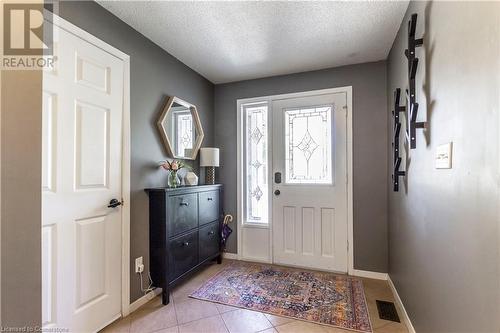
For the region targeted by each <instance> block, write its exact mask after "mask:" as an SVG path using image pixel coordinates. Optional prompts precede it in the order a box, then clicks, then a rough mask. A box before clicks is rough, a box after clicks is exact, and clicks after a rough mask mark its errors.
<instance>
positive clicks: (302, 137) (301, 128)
mask: <svg viewBox="0 0 500 333" xmlns="http://www.w3.org/2000/svg"><path fill="white" fill-rule="evenodd" d="M285 181H286V183H291V184H296V183H307V184H331V183H332V106H321V107H310V108H303V109H285Z"/></svg>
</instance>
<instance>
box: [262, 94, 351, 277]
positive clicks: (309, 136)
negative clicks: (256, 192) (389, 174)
mask: <svg viewBox="0 0 500 333" xmlns="http://www.w3.org/2000/svg"><path fill="white" fill-rule="evenodd" d="M272 103H273V104H272V113H273V149H272V152H273V153H272V155H273V189H272V192H273V194H272V196H273V249H274V251H273V257H274V258H273V259H274V262H275V263H277V264H283V265H291V266H299V267H307V268H313V269H320V270H331V271H338V272H347V262H348V261H347V184H346V183H347V173H346V172H347V167H346V161H347V158H346V153H347V142H346V130H347V127H346V123H347V120H346V118H347V117H346V115H347V106H346V104H347V101H346V93H344V92H342V93H330V94H323V95H316V96H308V97H300V98H293V99H283V100H275V101H273V102H272Z"/></svg>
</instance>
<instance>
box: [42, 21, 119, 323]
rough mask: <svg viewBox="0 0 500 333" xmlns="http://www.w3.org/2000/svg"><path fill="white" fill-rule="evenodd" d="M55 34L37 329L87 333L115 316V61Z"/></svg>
mask: <svg viewBox="0 0 500 333" xmlns="http://www.w3.org/2000/svg"><path fill="white" fill-rule="evenodd" d="M54 29H57V30H58V31H57V34H56V35H55V36H56V38H57V40H56V41H55V42H56V47H55V52H56V53H57V59H58V60H57V71H52V72H50V73H45V74H44V82H43V87H44V104H43V105H44V110H43V140H42V142H43V159H42V160H43V167H42V173H43V187H42V193H43V196H42V197H43V203H42V230H43V232H42V235H43V239H42V243H43V251H42V255H43V260H42V265H43V270H42V271H43V276H42V284H43V285H42V289H43V317H44V318H43V322H44V325H45V326H47V327H50V326H57V327H62V328H68V329H69V330H70V331H71V332H94V331H96V330H98V329H100V328H102V327H103V326H104V325H105V324H107V323H109V322H110V321H112V320H113V319H115V318H116V317H117V316H119V315H120V311H121V228H122V226H121V214H120V208H115V209H111V208H108V207H107V205H108V203H109V201H110V200H111V199H112V198H117V199H119V200H120V199H121V197H122V193H121V191H122V189H121V169H122V168H121V155H122V151H121V138H122V112H123V105H122V103H123V73H124V64H123V61H122V60H120V59H118V58H116V57H114V56H112V55H111V54H109V53H107V52H105V51H103V50H102V49H100V48H98V47H96V46H94V45H93V44H90V43H88V42H86V41H84V40H83V39H81V38H79V37H77V36H75V35H73V34H72V33H69V32H67V31H66V30H64V29H61V28H57V27H54Z"/></svg>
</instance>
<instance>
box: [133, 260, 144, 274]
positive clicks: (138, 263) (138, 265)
mask: <svg viewBox="0 0 500 333" xmlns="http://www.w3.org/2000/svg"><path fill="white" fill-rule="evenodd" d="M135 272H136V273H142V272H144V264H143V263H142V257H139V258H135Z"/></svg>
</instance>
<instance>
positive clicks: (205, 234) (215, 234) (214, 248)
mask: <svg viewBox="0 0 500 333" xmlns="http://www.w3.org/2000/svg"><path fill="white" fill-rule="evenodd" d="M219 237H220V235H219V222H218V221H217V222H215V223H210V224H207V225H206V226H203V227H201V228H200V231H199V239H200V243H199V244H200V252H199V253H200V262H201V261H203V260H205V259H207V258H208V257H210V256H212V255H214V254H216V253H217V252H219Z"/></svg>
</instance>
